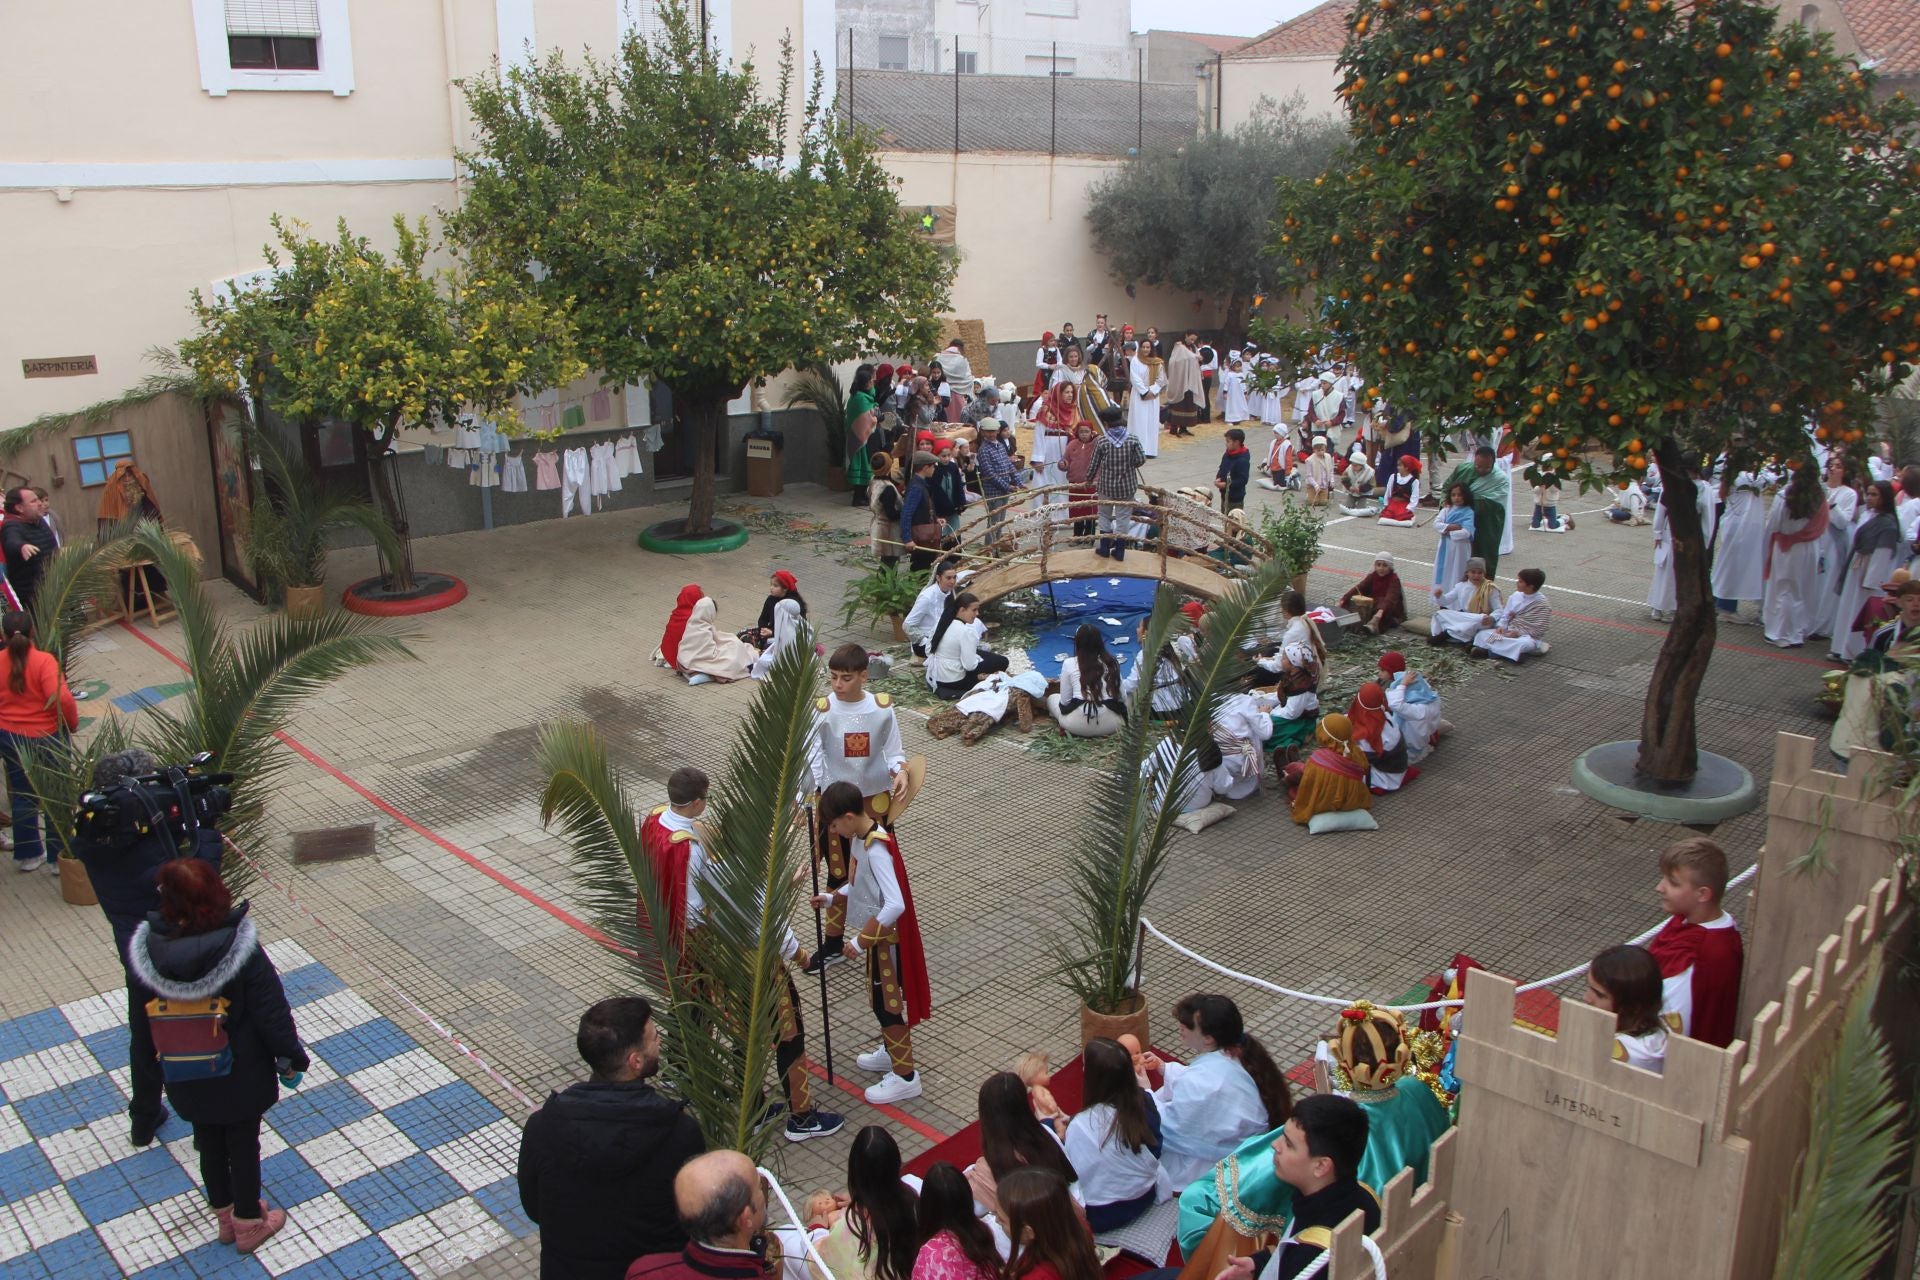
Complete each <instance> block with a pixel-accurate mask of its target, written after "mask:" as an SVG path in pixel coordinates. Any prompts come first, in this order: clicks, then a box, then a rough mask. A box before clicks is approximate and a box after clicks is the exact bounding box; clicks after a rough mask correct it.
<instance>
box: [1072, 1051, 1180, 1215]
mask: <svg viewBox="0 0 1920 1280" xmlns="http://www.w3.org/2000/svg"><path fill="white" fill-rule="evenodd" d="M1081 1064H1082V1067H1083V1069H1084V1071H1085V1083H1084V1084H1083V1085H1082V1088H1081V1099H1080V1114H1079V1115H1077V1116H1075V1117H1074V1118H1073V1119H1072V1120H1071V1121H1070V1122H1069V1123H1068V1125H1067V1159H1068V1160H1070V1161H1071V1162H1072V1163H1073V1167H1074V1169H1075V1170H1076V1171H1078V1172H1079V1174H1080V1196H1081V1199H1082V1200H1084V1201H1085V1202H1086V1207H1087V1225H1088V1226H1089V1227H1091V1228H1092V1229H1093V1230H1094V1231H1095V1232H1101V1231H1112V1230H1116V1229H1117V1228H1120V1227H1124V1226H1126V1225H1127V1224H1128V1223H1129V1222H1132V1221H1133V1220H1134V1219H1136V1218H1138V1217H1139V1216H1140V1215H1141V1214H1143V1213H1145V1212H1146V1211H1147V1210H1148V1209H1150V1208H1152V1207H1153V1206H1154V1205H1155V1204H1156V1203H1158V1202H1159V1201H1161V1200H1165V1199H1166V1198H1167V1197H1168V1196H1169V1195H1171V1194H1172V1191H1173V1188H1172V1186H1171V1185H1169V1184H1168V1183H1167V1181H1166V1180H1165V1179H1164V1178H1162V1177H1161V1175H1160V1147H1161V1141H1160V1112H1159V1109H1158V1108H1157V1107H1155V1106H1154V1105H1153V1099H1152V1097H1150V1096H1149V1095H1148V1093H1147V1091H1146V1090H1145V1089H1142V1088H1141V1087H1140V1082H1139V1080H1137V1079H1136V1078H1135V1077H1134V1074H1133V1055H1132V1054H1131V1053H1128V1052H1127V1050H1126V1049H1125V1048H1123V1047H1122V1046H1121V1044H1120V1042H1119V1041H1117V1040H1109V1039H1107V1038H1106V1037H1105V1036H1097V1037H1095V1038H1094V1039H1092V1040H1089V1041H1087V1047H1086V1049H1085V1051H1084V1052H1083V1053H1082V1055H1081Z"/></svg>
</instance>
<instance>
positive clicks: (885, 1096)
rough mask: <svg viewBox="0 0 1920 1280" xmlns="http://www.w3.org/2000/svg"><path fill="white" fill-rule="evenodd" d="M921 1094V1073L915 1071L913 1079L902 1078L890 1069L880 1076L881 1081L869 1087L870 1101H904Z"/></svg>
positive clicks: (868, 1099) (868, 1095)
mask: <svg viewBox="0 0 1920 1280" xmlns="http://www.w3.org/2000/svg"><path fill="white" fill-rule="evenodd" d="M919 1096H920V1073H919V1072H918V1071H916V1072H914V1073H913V1079H911V1080H902V1079H901V1078H900V1077H899V1076H897V1075H895V1074H893V1072H891V1071H889V1072H887V1074H886V1075H884V1076H881V1077H880V1083H878V1084H875V1085H870V1086H868V1088H867V1101H868V1102H876V1103H877V1102H902V1101H905V1100H906V1099H908V1098H917V1097H919Z"/></svg>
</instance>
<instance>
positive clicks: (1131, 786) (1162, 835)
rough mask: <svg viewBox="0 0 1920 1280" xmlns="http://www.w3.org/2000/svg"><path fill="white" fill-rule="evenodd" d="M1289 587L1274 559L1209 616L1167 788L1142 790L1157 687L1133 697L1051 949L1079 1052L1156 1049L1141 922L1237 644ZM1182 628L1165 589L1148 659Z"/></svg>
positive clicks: (1175, 735) (1099, 785) (1229, 678)
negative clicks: (1088, 1046)
mask: <svg viewBox="0 0 1920 1280" xmlns="http://www.w3.org/2000/svg"><path fill="white" fill-rule="evenodd" d="M1286 585H1287V564H1286V562H1285V561H1284V560H1283V559H1282V558H1280V557H1277V556H1276V557H1275V558H1274V559H1271V560H1269V561H1267V562H1266V563H1265V564H1264V565H1262V566H1260V568H1259V569H1258V570H1256V571H1255V572H1254V574H1253V576H1251V577H1249V578H1245V579H1242V580H1241V581H1240V582H1238V583H1236V584H1235V585H1234V587H1233V589H1232V590H1231V591H1229V592H1228V593H1227V595H1226V596H1225V597H1223V598H1222V599H1220V600H1217V601H1215V602H1214V603H1213V604H1212V605H1210V606H1209V607H1208V609H1207V615H1206V616H1207V625H1206V627H1205V628H1203V629H1202V630H1200V631H1199V632H1198V633H1197V634H1196V638H1197V640H1198V643H1199V646H1200V656H1199V659H1198V660H1197V661H1196V662H1194V663H1192V664H1190V665H1189V666H1188V667H1187V669H1186V670H1185V672H1183V673H1182V683H1183V685H1184V687H1185V692H1186V697H1187V703H1186V708H1185V710H1184V711H1183V712H1182V713H1181V714H1180V716H1179V718H1178V719H1176V720H1175V721H1174V723H1173V726H1172V728H1171V729H1170V730H1169V731H1168V735H1167V736H1168V739H1169V740H1170V741H1171V742H1172V744H1173V749H1172V762H1171V767H1168V768H1162V769H1160V770H1158V771H1157V775H1158V777H1159V778H1160V779H1161V784H1160V785H1155V786H1148V785H1146V784H1144V783H1143V782H1142V780H1141V767H1142V765H1143V764H1145V762H1146V760H1147V758H1148V757H1149V756H1150V755H1152V754H1153V753H1154V751H1155V749H1156V748H1157V747H1158V745H1159V741H1160V734H1159V726H1158V725H1157V724H1155V723H1154V722H1153V719H1152V700H1153V683H1154V682H1153V681H1151V680H1142V681H1141V682H1140V685H1139V687H1138V688H1137V689H1136V690H1135V691H1134V695H1133V698H1132V701H1131V704H1130V705H1129V706H1128V708H1127V723H1126V727H1125V728H1124V729H1122V730H1121V731H1120V733H1119V734H1117V735H1115V741H1117V742H1118V744H1119V746H1118V749H1117V750H1116V752H1115V753H1114V760H1113V764H1112V767H1111V768H1110V770H1109V771H1108V772H1106V773H1104V774H1102V775H1101V776H1100V777H1099V778H1098V779H1097V780H1096V781H1095V783H1094V797H1093V803H1092V804H1091V805H1089V806H1088V810H1087V817H1086V820H1085V822H1084V824H1083V825H1082V826H1081V828H1080V834H1079V837H1078V838H1077V839H1076V840H1075V842H1074V844H1073V847H1072V849H1071V851H1070V853H1069V854H1068V860H1067V883H1068V885H1069V887H1070V889H1071V903H1070V906H1069V907H1068V909H1067V913H1066V923H1067V932H1066V933H1065V934H1064V935H1063V936H1061V937H1058V938H1056V939H1055V940H1054V943H1053V953H1054V957H1055V959H1056V960H1057V961H1058V965H1057V968H1056V969H1055V971H1054V972H1055V974H1056V975H1057V976H1058V977H1059V979H1060V981H1061V983H1062V985H1064V986H1065V987H1066V988H1067V989H1068V990H1069V991H1071V992H1073V994H1074V995H1076V996H1078V997H1079V999H1080V1037H1081V1042H1082V1043H1083V1044H1084V1043H1085V1042H1086V1041H1087V1040H1090V1039H1092V1038H1093V1037H1095V1036H1118V1035H1119V1034H1120V1033H1122V1032H1126V1033H1129V1034H1132V1035H1134V1036H1136V1037H1138V1038H1139V1041H1140V1043H1141V1044H1148V1043H1150V1042H1151V1040H1150V1036H1149V1034H1148V1023H1147V1000H1146V996H1145V994H1144V993H1143V992H1142V991H1141V989H1140V970H1139V959H1138V956H1139V945H1140V918H1141V916H1142V915H1144V914H1145V912H1146V906H1147V898H1148V896H1149V895H1150V894H1151V893H1152V892H1153V888H1154V886H1155V885H1156V884H1157V883H1159V880H1160V876H1161V875H1162V874H1163V873H1164V872H1165V870H1166V866H1167V855H1168V853H1169V851H1170V848H1169V847H1170V844H1171V841H1172V837H1173V826H1174V819H1176V818H1178V817H1179V816H1180V804H1179V801H1180V797H1181V795H1182V794H1183V793H1184V792H1185V791H1186V789H1187V785H1188V783H1189V782H1190V781H1191V780H1192V778H1193V776H1194V774H1195V772H1196V771H1197V770H1198V769H1199V767H1200V766H1199V754H1200V746H1201V744H1202V743H1203V742H1207V741H1210V740H1211V739H1212V736H1213V717H1214V712H1215V711H1216V710H1217V709H1218V707H1219V705H1220V703H1221V701H1222V700H1223V699H1225V698H1226V697H1228V696H1229V695H1230V694H1232V693H1233V692H1234V691H1235V690H1236V689H1237V688H1238V686H1239V680H1240V676H1241V673H1242V672H1243V671H1244V670H1245V657H1244V655H1243V654H1242V653H1241V649H1240V645H1241V641H1242V640H1243V639H1244V638H1245V637H1246V635H1247V634H1248V633H1249V632H1250V631H1251V630H1252V629H1253V627H1254V625H1255V622H1256V620H1257V619H1258V618H1259V616H1260V615H1261V613H1262V612H1263V611H1264V610H1266V609H1267V608H1268V607H1269V606H1270V605H1271V604H1272V603H1273V601H1274V599H1275V598H1276V597H1278V596H1279V594H1280V592H1281V591H1283V590H1284V589H1285V588H1286ZM1184 626H1186V623H1185V621H1184V620H1183V619H1182V617H1181V614H1180V593H1179V592H1178V591H1176V590H1175V589H1174V588H1172V587H1170V586H1168V585H1166V584H1165V583H1162V584H1161V585H1160V587H1159V589H1158V591H1157V592H1156V593H1155V596H1154V602H1153V615H1152V617H1151V618H1150V619H1149V620H1148V623H1147V636H1146V640H1145V643H1144V644H1143V645H1142V646H1141V652H1142V653H1144V654H1157V653H1159V652H1160V651H1161V650H1162V649H1164V648H1165V647H1166V645H1167V644H1168V643H1169V642H1171V641H1172V639H1173V638H1174V636H1175V635H1176V634H1177V633H1178V632H1179V630H1180V629H1181V628H1182V627H1184ZM1163 763H1164V762H1163Z"/></svg>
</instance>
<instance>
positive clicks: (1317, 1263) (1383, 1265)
mask: <svg viewBox="0 0 1920 1280" xmlns="http://www.w3.org/2000/svg"><path fill="white" fill-rule="evenodd" d="M1360 1247H1361V1248H1363V1249H1365V1250H1366V1251H1367V1257H1368V1258H1370V1259H1372V1260H1373V1280H1387V1258H1386V1255H1385V1254H1383V1253H1381V1252H1380V1246H1379V1245H1377V1244H1375V1243H1374V1242H1373V1237H1372V1236H1361V1237H1360ZM1331 1261H1333V1250H1331V1249H1322V1250H1321V1251H1320V1253H1319V1255H1318V1256H1316V1257H1315V1258H1314V1260H1313V1261H1312V1262H1309V1263H1308V1264H1307V1269H1306V1270H1305V1271H1302V1272H1301V1273H1300V1274H1299V1275H1297V1276H1295V1277H1294V1280H1308V1278H1309V1277H1310V1276H1317V1275H1319V1274H1320V1273H1321V1272H1322V1271H1325V1270H1326V1269H1327V1264H1328V1263H1329V1262H1331Z"/></svg>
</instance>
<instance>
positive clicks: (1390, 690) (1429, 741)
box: [1380, 649, 1446, 765]
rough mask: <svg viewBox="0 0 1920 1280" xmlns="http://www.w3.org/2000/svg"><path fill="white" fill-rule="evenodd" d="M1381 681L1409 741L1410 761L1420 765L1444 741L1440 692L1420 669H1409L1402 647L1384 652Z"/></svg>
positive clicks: (1388, 706) (1404, 735)
mask: <svg viewBox="0 0 1920 1280" xmlns="http://www.w3.org/2000/svg"><path fill="white" fill-rule="evenodd" d="M1380 682H1381V684H1382V685H1383V686H1384V687H1385V688H1386V691H1387V710H1388V711H1390V712H1391V713H1392V714H1393V715H1394V717H1395V718H1396V719H1397V720H1398V721H1399V723H1400V732H1401V735H1402V736H1403V737H1405V739H1406V743H1407V763H1408V764H1410V765H1417V764H1419V763H1420V762H1421V761H1422V760H1424V759H1426V758H1427V756H1428V754H1429V753H1431V752H1432V750H1433V749H1434V748H1435V747H1436V746H1438V745H1440V735H1441V734H1442V733H1445V732H1446V722H1445V721H1444V720H1442V719H1441V718H1440V695H1439V693H1438V692H1436V691H1435V690H1434V687H1433V686H1432V685H1430V684H1428V683H1427V678H1426V677H1425V676H1423V675H1421V674H1420V673H1419V672H1418V671H1410V670H1408V669H1407V657H1406V655H1405V654H1403V653H1401V652H1400V651H1399V650H1397V649H1394V650H1389V651H1388V652H1386V653H1383V654H1381V655H1380Z"/></svg>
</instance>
